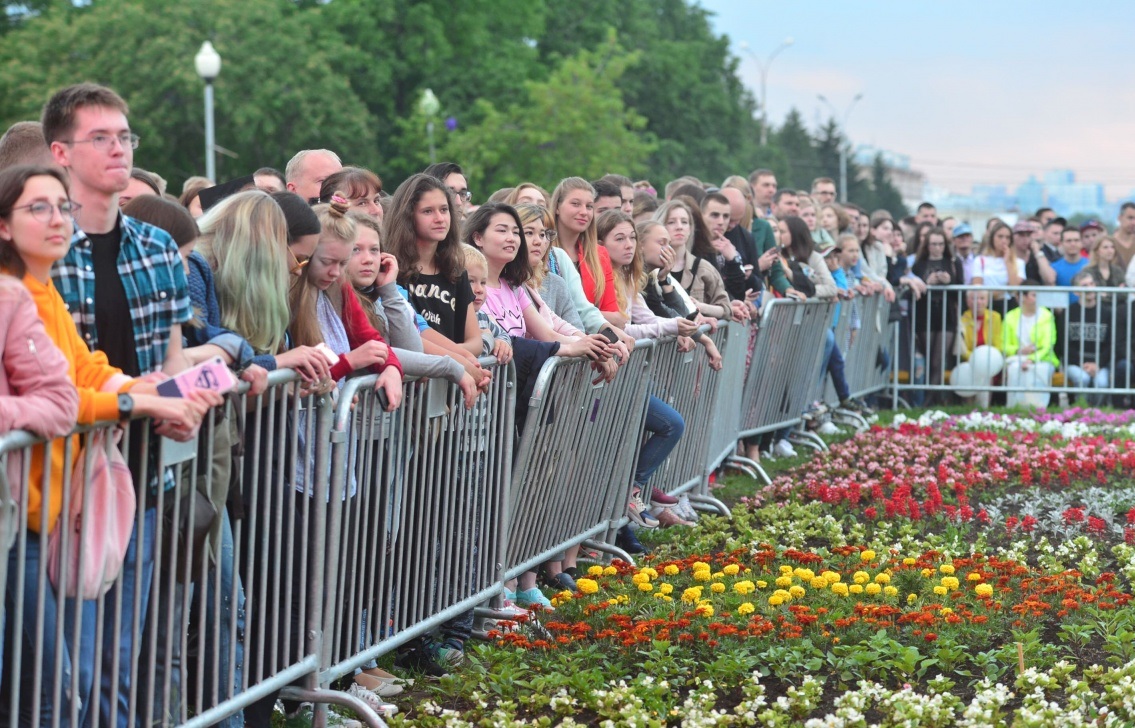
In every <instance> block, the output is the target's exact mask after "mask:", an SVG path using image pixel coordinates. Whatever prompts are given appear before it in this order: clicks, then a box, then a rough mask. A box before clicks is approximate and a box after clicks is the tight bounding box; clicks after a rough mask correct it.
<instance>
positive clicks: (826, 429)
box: [816, 422, 839, 435]
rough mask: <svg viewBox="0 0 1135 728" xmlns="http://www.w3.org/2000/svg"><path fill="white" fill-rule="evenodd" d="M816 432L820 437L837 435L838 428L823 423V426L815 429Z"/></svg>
mask: <svg viewBox="0 0 1135 728" xmlns="http://www.w3.org/2000/svg"><path fill="white" fill-rule="evenodd" d="M816 431H817V432H819V433H820V434H821V435H838V434H839V428H838V427H836V426H835V425H834V424H832V423H831V422H825V423H824V424H822V425H820V427H819V429H817V430H816Z"/></svg>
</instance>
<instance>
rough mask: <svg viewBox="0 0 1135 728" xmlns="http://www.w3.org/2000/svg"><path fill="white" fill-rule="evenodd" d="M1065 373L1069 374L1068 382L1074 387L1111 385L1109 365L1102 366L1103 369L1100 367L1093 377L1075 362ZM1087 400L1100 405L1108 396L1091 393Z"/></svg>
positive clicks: (1106, 386)
mask: <svg viewBox="0 0 1135 728" xmlns="http://www.w3.org/2000/svg"><path fill="white" fill-rule="evenodd" d="M1065 374H1067V375H1068V383H1069V384H1071V385H1072V386H1073V387H1080V388H1084V389H1086V388H1088V387H1094V388H1095V389H1107V388H1108V387H1110V386H1111V377H1110V376H1109V372H1108V370H1107V367H1102V368H1101V369H1099V370H1098V371H1097V372H1096V375H1095V376H1094V377H1093V376H1089V375H1088V373H1087V372H1085V371H1084V370H1083V368H1081V367H1078V366H1076V365H1075V364H1069V365H1068V368H1067V369H1066V370H1065ZM1087 400H1088V403H1089V404H1091V405H1093V406H1096V407H1098V406H1099V405H1102V404H1104V402H1105V401H1106V400H1107V396H1106V395H1102V394H1089V395H1087Z"/></svg>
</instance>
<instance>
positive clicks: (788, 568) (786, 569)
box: [780, 564, 792, 574]
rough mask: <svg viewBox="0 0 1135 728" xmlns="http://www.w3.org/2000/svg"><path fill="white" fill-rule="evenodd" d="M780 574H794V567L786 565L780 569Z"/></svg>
mask: <svg viewBox="0 0 1135 728" xmlns="http://www.w3.org/2000/svg"><path fill="white" fill-rule="evenodd" d="M780 573H782V574H791V573H792V567H791V566H789V565H788V564H785V565H784V566H781V567H780Z"/></svg>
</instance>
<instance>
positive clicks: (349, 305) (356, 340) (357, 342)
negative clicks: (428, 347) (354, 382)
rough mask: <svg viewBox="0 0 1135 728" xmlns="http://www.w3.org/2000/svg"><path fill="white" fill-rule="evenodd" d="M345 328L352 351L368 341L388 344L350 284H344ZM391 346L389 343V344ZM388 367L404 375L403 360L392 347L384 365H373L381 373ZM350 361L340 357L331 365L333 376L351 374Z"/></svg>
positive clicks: (337, 377) (335, 378) (376, 371)
mask: <svg viewBox="0 0 1135 728" xmlns="http://www.w3.org/2000/svg"><path fill="white" fill-rule="evenodd" d="M343 328H345V329H346V330H347V343H349V344H350V345H351V351H354V350H355V349H357V348H359V347H360V346H362V345H363V344H365V343H366V342H368V341H381V342H382V343H384V344H386V340H385V339H383V338H382V334H380V333H378V332H377V331H375V330H374V327H373V326H371V325H370V320H369V319H367V314H366V311H364V310H363V307H362V304H360V303H359V297H358V296H356V295H355V293H354V291H352V290H351V289H350V287H349V284H344V286H343ZM387 346H388V347H389V344H387ZM386 367H394V368H395V369H397V370H398V375H399V376H402V362H400V361H398V357H397V356H395V355H394V349H393V348H391V349H390V354H389V355H388V356H387V359H386V364H384V365H382V366H375V367H372V369H373V371H374V373H375V374H381V373H382V372H383V371H385V370H386ZM352 371H354V370H353V369H351V364H350V362H348V361H347V357H345V356H341V357H339V361H338V362H336V364H335V366H333V367H331V378H332V379H334V380H335V381H339V380H340V379H342V378H343V377H345V376H347V375H348V374H350V373H351V372H352Z"/></svg>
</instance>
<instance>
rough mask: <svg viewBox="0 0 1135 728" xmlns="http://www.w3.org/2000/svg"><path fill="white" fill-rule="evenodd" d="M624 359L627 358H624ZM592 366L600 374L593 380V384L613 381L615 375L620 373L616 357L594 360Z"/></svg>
mask: <svg viewBox="0 0 1135 728" xmlns="http://www.w3.org/2000/svg"><path fill="white" fill-rule="evenodd" d="M624 361H626V360H625V359H624ZM591 368H592V369H594V370H595V371H596V373H597V374H598V376H596V377H595V378H594V379H592V380H591V383H592V384H598V383H599V382H613V381H615V375H616V374H618V373H619V362H617V361H616V360H615V357H611V358H609V359H604V360H603V361H597V362H592V363H591Z"/></svg>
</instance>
